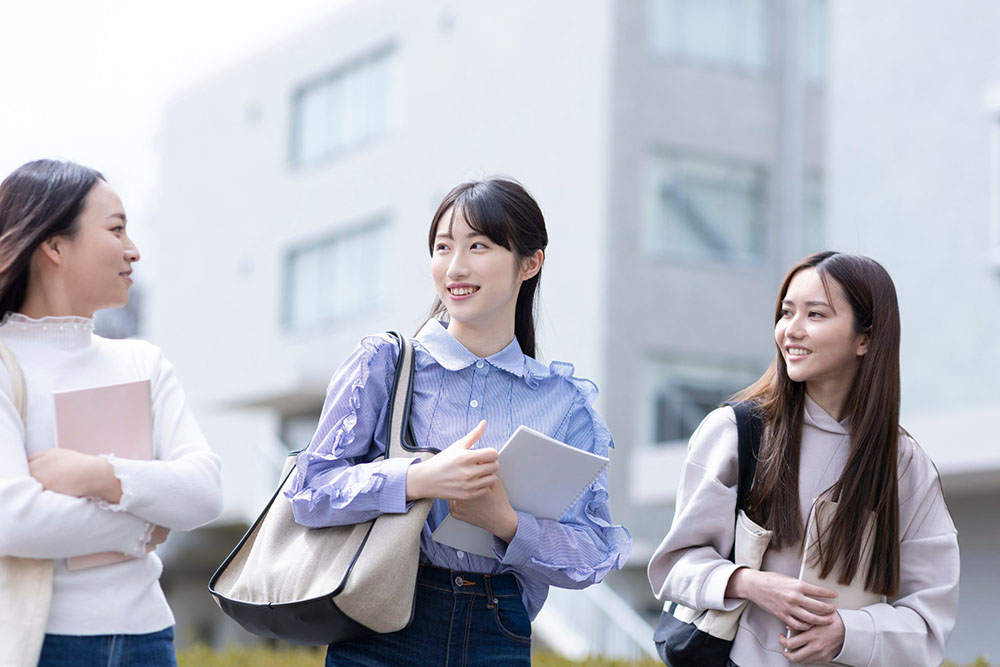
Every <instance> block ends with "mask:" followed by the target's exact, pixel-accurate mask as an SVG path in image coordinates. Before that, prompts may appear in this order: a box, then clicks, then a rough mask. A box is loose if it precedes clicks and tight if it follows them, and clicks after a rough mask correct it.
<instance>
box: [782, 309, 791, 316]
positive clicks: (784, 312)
mask: <svg viewBox="0 0 1000 667" xmlns="http://www.w3.org/2000/svg"><path fill="white" fill-rule="evenodd" d="M791 314H792V311H790V310H788V309H787V308H782V309H781V316H782V317H788V316H789V315H791Z"/></svg>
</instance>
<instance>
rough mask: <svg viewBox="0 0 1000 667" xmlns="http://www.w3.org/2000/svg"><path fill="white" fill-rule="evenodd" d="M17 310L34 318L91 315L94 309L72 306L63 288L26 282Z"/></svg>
mask: <svg viewBox="0 0 1000 667" xmlns="http://www.w3.org/2000/svg"><path fill="white" fill-rule="evenodd" d="M18 312H20V313H23V314H24V315H27V316H28V317H31V318H34V319H40V318H42V317H93V316H94V311H92V310H91V311H89V312H87V310H86V309H84V308H79V307H74V305H73V304H71V303H70V300H69V299H68V298H67V297H66V295H65V291H64V290H58V289H43V288H41V287H40V286H38V285H34V284H32V283H31V282H30V281H29V283H28V290H27V293H26V294H25V296H24V302H23V303H22V304H21V307H20V308H18Z"/></svg>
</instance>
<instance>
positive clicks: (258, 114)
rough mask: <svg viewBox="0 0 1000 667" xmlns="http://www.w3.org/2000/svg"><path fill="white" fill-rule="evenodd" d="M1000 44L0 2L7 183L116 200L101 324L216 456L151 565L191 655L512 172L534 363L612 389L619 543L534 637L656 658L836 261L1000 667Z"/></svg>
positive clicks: (932, 8)
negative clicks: (663, 583)
mask: <svg viewBox="0 0 1000 667" xmlns="http://www.w3.org/2000/svg"><path fill="white" fill-rule="evenodd" d="M998 35H1000V3H997V2H995V0H956V1H955V2H948V3H942V2H937V1H934V0H908V1H907V2H905V3H904V2H878V3H875V2H868V1H865V0H618V1H612V0H547V1H546V2H534V1H531V0H505V1H504V2H485V1H483V0H464V1H462V2H459V1H458V0H353V1H350V0H343V1H340V2H330V1H328V2H320V1H318V0H284V1H283V2H282V3H280V7H279V4H278V3H268V2H262V1H259V0H243V1H241V2H236V1H235V0H214V1H213V2H209V3H205V2H200V3H199V2H194V1H193V0H175V1H174V2H171V3H130V2H126V1H125V0H89V1H88V2H84V3H80V2H70V1H69V0H65V1H56V0H40V1H37V2H33V3H22V2H14V1H6V0H0V58H2V60H0V62H2V63H3V64H2V67H0V172H2V173H3V174H7V173H9V172H10V171H11V170H13V169H14V168H15V167H17V166H18V165H20V164H22V163H23V162H26V161H28V160H30V159H35V158H39V157H54V158H61V159H72V160H75V161H78V162H82V163H85V164H87V165H90V166H93V167H95V168H97V169H99V170H101V171H103V172H104V173H105V175H106V176H107V177H108V180H109V181H110V183H111V184H112V185H113V186H114V187H115V188H116V189H117V190H118V192H119V194H120V195H121V197H122V199H123V201H124V203H125V206H126V209H127V210H128V213H129V218H130V229H131V230H132V231H133V232H134V237H135V239H136V241H137V243H138V245H139V247H140V250H141V251H142V252H143V259H142V261H141V262H140V263H139V264H138V265H137V270H136V274H135V275H136V278H137V280H136V287H135V288H134V292H133V294H134V298H133V300H132V302H131V303H130V304H129V306H128V307H127V308H125V309H122V310H118V311H104V312H102V313H100V314H99V327H100V330H101V331H102V332H103V333H104V334H105V335H111V336H118V337H125V336H141V337H143V338H148V339H149V340H151V341H153V342H154V343H156V344H157V345H160V346H161V347H162V348H163V349H164V351H165V353H166V354H167V356H168V357H169V358H170V359H171V360H172V361H173V363H174V364H175V365H176V367H177V369H178V371H179V374H180V377H181V380H182V381H183V384H184V387H185V389H186V392H187V394H188V397H189V400H190V402H191V404H192V407H193V409H194V411H195V414H196V416H197V417H198V419H199V422H200V423H201V425H202V427H203V429H204V431H205V432H206V435H207V436H208V438H209V442H210V443H211V444H212V446H213V447H214V448H215V450H216V451H217V452H218V453H219V454H220V455H221V456H222V457H223V460H224V474H225V483H226V506H225V511H224V514H223V516H222V517H221V518H220V519H219V520H218V521H216V522H214V523H213V524H211V525H210V526H208V527H205V528H202V529H200V530H198V531H195V532H194V533H188V534H179V535H172V536H171V539H170V541H169V542H168V543H167V544H166V545H164V547H162V548H161V550H160V553H161V555H162V557H163V559H164V561H165V572H164V576H163V585H164V588H165V589H166V590H167V592H168V596H169V597H170V600H171V604H172V606H173V608H174V610H175V614H176V615H177V617H178V629H177V634H178V644H179V645H181V646H184V645H188V644H190V643H193V642H196V641H200V642H205V643H208V644H211V645H214V646H217V647H223V646H226V645H228V644H231V643H250V642H254V641H256V639H255V638H253V637H252V636H250V635H247V634H246V633H244V632H242V631H241V630H240V629H239V628H238V627H237V626H235V625H234V624H233V623H231V622H230V621H229V620H228V619H227V618H226V617H224V616H223V615H222V614H221V613H220V612H219V611H218V610H217V609H216V607H215V605H214V604H212V602H211V600H210V598H209V596H208V594H207V592H206V590H205V585H206V582H207V580H208V578H209V576H210V575H211V573H212V571H213V570H214V568H215V567H216V566H217V565H218V564H219V563H220V562H221V561H222V560H223V559H224V557H225V556H226V555H227V553H228V552H229V550H230V549H231V548H232V547H233V546H234V545H235V543H236V541H237V540H238V539H239V537H240V536H241V535H242V533H243V531H244V530H245V529H246V526H247V524H248V522H250V521H252V520H253V519H254V518H255V517H256V515H257V513H258V512H259V511H260V509H261V508H262V506H263V503H264V502H265V501H266V500H267V498H269V497H270V495H271V493H272V492H273V490H274V486H275V484H276V483H277V474H278V471H279V467H280V465H281V463H282V460H283V458H284V457H285V455H286V453H287V452H288V451H289V449H298V448H300V447H302V446H304V445H305V444H306V443H307V442H308V440H309V438H310V436H311V435H312V431H313V429H314V427H315V425H316V421H317V419H318V415H319V410H320V407H321V405H322V401H323V393H324V389H325V386H326V383H327V382H328V380H329V378H330V375H331V374H332V372H333V371H334V369H335V368H336V367H337V366H338V365H339V363H340V361H341V360H342V359H343V358H344V357H345V356H346V355H347V354H348V353H349V352H350V350H351V349H352V348H353V347H354V345H355V344H356V342H357V340H358V339H359V338H360V337H361V336H363V335H366V334H369V333H372V332H376V331H381V330H385V329H389V328H395V329H400V330H403V331H407V332H414V331H415V330H416V329H417V328H418V327H419V326H420V324H421V323H422V322H423V320H424V317H425V316H426V313H427V311H428V309H429V308H430V305H431V301H432V298H433V288H432V286H431V283H430V275H429V262H428V254H427V252H428V251H427V247H426V233H427V228H428V225H429V222H430V218H431V215H432V214H433V212H434V209H435V208H436V206H437V204H438V202H439V201H440V199H441V198H442V197H443V195H444V194H445V193H446V192H447V191H448V190H449V189H451V187H452V186H454V185H456V184H457V183H459V182H462V181H465V180H469V179H475V178H479V177H482V176H486V175H490V174H505V175H510V176H513V177H515V178H517V179H519V180H520V181H521V182H523V183H524V184H525V186H526V187H527V188H528V189H529V191H530V192H531V193H532V194H533V195H534V196H535V197H536V198H537V200H538V201H539V203H540V205H541V207H542V209H543V211H544V212H545V215H546V219H547V223H548V226H549V235H550V239H551V241H550V246H549V249H548V253H547V262H546V267H545V272H544V280H543V282H542V292H541V294H542V298H541V334H540V350H541V354H540V356H541V358H542V359H543V360H544V361H552V360H569V361H572V362H573V363H574V364H575V365H576V369H577V370H576V372H577V375H580V376H583V377H589V378H592V379H594V380H595V381H596V382H597V384H598V386H599V387H600V388H601V392H602V393H601V398H600V399H599V402H598V407H599V409H600V410H601V412H602V414H603V415H604V416H605V417H606V419H607V421H608V423H609V425H610V426H611V429H612V432H613V433H614V435H615V441H616V445H617V447H616V451H615V452H614V454H613V457H612V465H611V468H610V478H611V485H612V486H611V495H612V506H613V513H614V516H615V520H616V522H618V523H624V524H625V525H627V526H628V528H629V529H630V531H631V532H632V535H633V536H634V539H635V546H634V553H633V557H632V559H631V561H630V563H629V567H628V568H627V570H626V571H624V572H621V573H614V574H613V575H612V576H609V577H608V579H607V581H606V582H605V583H604V584H601V585H599V586H595V587H592V588H590V589H587V590H586V591H579V592H577V591H574V592H567V591H558V590H553V592H552V595H551V598H550V601H549V603H548V604H547V606H546V607H545V609H544V611H543V613H542V615H541V616H540V617H539V619H538V622H537V623H536V626H535V635H536V638H537V641H538V643H539V644H541V645H544V646H546V647H547V648H549V649H551V650H553V651H556V652H559V653H563V654H564V655H567V656H569V657H580V656H585V655H587V654H592V653H593V654H604V655H612V656H622V657H633V658H634V657H639V656H643V655H648V654H649V653H650V652H651V651H652V642H651V635H652V631H651V627H650V626H651V624H654V623H655V617H656V615H657V613H658V605H657V603H656V602H655V600H654V599H653V598H652V596H651V594H650V592H649V587H648V584H647V583H646V578H645V564H646V561H647V560H648V558H649V556H650V555H651V554H652V551H653V549H655V547H656V545H657V544H658V542H659V540H660V539H661V538H662V536H663V535H664V534H665V533H666V531H667V529H668V528H669V525H670V521H671V517H672V512H673V501H674V495H675V493H676V485H677V475H678V472H679V467H680V463H681V461H682V459H683V456H684V453H685V444H686V439H687V437H688V436H689V435H690V434H691V432H692V431H693V430H694V428H695V427H696V426H697V424H698V423H699V421H700V420H701V419H702V418H703V417H704V415H705V414H706V413H707V412H708V411H710V410H711V409H712V408H713V407H714V406H716V405H717V404H718V403H719V402H720V401H722V400H724V399H725V397H727V396H728V395H729V394H731V393H732V392H734V391H735V390H737V389H739V388H742V387H743V386H745V385H746V384H748V383H749V382H750V381H752V380H753V379H755V378H756V377H757V376H758V375H759V374H760V373H761V372H762V371H763V370H764V368H765V367H766V366H767V364H768V363H769V361H770V359H771V357H772V355H773V353H774V345H773V342H772V322H773V320H772V317H773V307H774V299H775V296H776V291H777V288H778V286H779V283H780V279H781V277H782V276H783V275H784V273H785V271H786V270H787V269H788V268H789V267H790V266H791V265H792V264H793V263H794V262H795V261H797V260H798V259H799V258H801V257H802V256H803V255H805V254H807V253H809V252H812V251H815V250H818V249H822V248H831V249H836V250H843V251H850V252H857V253H862V254H867V255H870V256H872V257H874V258H876V259H878V260H879V261H880V262H882V263H883V264H884V265H885V266H886V268H887V269H888V270H889V272H890V274H892V276H893V278H894V280H895V282H896V286H897V290H898V292H899V299H900V305H901V310H902V318H903V350H902V354H903V358H902V377H903V406H902V407H903V417H902V421H903V425H904V426H905V427H906V428H907V429H908V430H909V431H910V432H911V433H912V434H913V435H914V436H915V437H916V438H917V440H918V441H920V442H921V444H922V446H923V447H924V448H925V449H926V450H927V451H928V452H929V453H930V454H931V456H932V457H933V458H934V459H935V461H936V463H937V465H938V468H939V469H940V471H941V475H942V480H943V483H944V488H945V492H946V495H947V499H948V502H949V506H950V508H951V511H952V514H953V517H954V519H955V522H956V524H957V527H958V530H959V541H960V543H961V547H962V582H961V603H960V610H959V615H958V624H957V626H956V629H955V632H954V634H953V635H952V638H951V642H950V644H949V650H948V655H949V657H950V658H952V659H954V660H959V661H965V660H971V659H972V658H973V657H975V656H976V655H990V654H991V655H992V656H993V657H994V658H996V657H997V656H1000V636H998V634H997V633H996V632H995V627H996V620H995V618H996V610H997V599H998V597H1000V575H998V574H997V570H996V565H995V563H996V554H997V553H998V552H1000V527H998V526H1000V520H998V518H997V517H998V516H1000V447H998V444H1000V442H998V440H1000V437H998V436H997V429H996V421H997V418H998V417H1000V346H998V343H997V336H996V332H997V331H998V330H1000V307H998V306H1000V40H998V39H997V36H998Z"/></svg>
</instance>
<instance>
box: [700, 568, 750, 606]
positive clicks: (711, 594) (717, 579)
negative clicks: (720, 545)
mask: <svg viewBox="0 0 1000 667" xmlns="http://www.w3.org/2000/svg"><path fill="white" fill-rule="evenodd" d="M741 567H745V566H743V565H736V564H735V563H730V562H728V561H727V562H725V563H723V564H722V565H720V566H718V567H717V568H715V569H714V570H712V571H711V573H709V575H708V577H707V578H706V579H705V584H704V585H703V587H702V600H701V604H700V605H699V608H700V609H723V610H725V611H733V610H735V609H738V608H739V606H740V605H741V604H743V603H744V602H746V600H744V599H742V598H727V597H726V587H728V586H729V578H730V577H732V576H733V573H734V572H736V570H738V569H740V568H741Z"/></svg>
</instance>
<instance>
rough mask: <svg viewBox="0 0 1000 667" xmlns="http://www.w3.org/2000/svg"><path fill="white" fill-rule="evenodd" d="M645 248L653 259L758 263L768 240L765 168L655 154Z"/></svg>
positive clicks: (649, 180)
mask: <svg viewBox="0 0 1000 667" xmlns="http://www.w3.org/2000/svg"><path fill="white" fill-rule="evenodd" d="M645 190H646V193H645V200H646V203H645V208H646V210H645V213H644V217H645V224H644V225H643V226H644V235H643V237H644V238H643V245H644V246H645V250H646V252H648V253H649V254H650V255H652V256H654V257H664V256H672V257H691V258H696V259H718V260H723V261H737V262H740V261H744V262H746V261H750V262H757V261H759V260H761V259H762V258H763V257H764V249H765V247H766V236H767V196H766V192H767V176H766V172H765V170H764V168H763V167H760V166H755V165H751V164H745V163H739V162H730V161H726V160H716V159H710V158H705V157H700V156H694V155H680V154H673V155H669V154H668V155H653V156H652V157H651V159H650V161H649V167H648V170H647V182H646V187H645Z"/></svg>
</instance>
